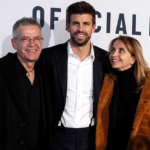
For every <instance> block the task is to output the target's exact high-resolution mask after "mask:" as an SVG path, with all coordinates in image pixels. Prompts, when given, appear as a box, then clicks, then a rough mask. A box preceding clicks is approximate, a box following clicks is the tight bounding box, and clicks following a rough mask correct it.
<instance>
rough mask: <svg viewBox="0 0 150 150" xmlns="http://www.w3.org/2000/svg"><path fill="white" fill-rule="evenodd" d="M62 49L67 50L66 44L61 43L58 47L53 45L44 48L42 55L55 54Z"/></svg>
mask: <svg viewBox="0 0 150 150" xmlns="http://www.w3.org/2000/svg"><path fill="white" fill-rule="evenodd" d="M63 49H66V50H67V42H65V43H61V44H58V45H54V46H52V47H48V48H44V49H43V50H42V53H53V52H57V51H60V50H63Z"/></svg>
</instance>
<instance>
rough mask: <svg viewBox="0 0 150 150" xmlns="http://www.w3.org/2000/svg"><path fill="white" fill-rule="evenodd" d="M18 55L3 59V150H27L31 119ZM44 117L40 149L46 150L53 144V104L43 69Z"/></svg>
mask: <svg viewBox="0 0 150 150" xmlns="http://www.w3.org/2000/svg"><path fill="white" fill-rule="evenodd" d="M14 55H15V54H11V53H9V54H7V56H5V57H3V58H1V59H0V150H25V144H24V139H25V132H26V129H27V126H28V125H29V124H28V122H29V116H28V114H27V111H26V108H25V103H24V102H25V92H24V85H23V83H22V80H21V78H20V77H21V76H22V72H21V70H20V67H19V64H18V63H17V62H16V60H15V59H14ZM39 68H40V72H41V73H40V74H41V76H40V89H41V90H40V92H41V94H40V95H41V115H40V119H39V122H40V125H39V126H40V132H39V139H38V140H39V142H38V143H39V145H38V148H39V149H42V150H43V149H46V146H48V145H47V141H46V140H48V142H49V143H50V135H51V131H50V128H49V127H50V126H51V108H50V106H51V104H50V94H49V92H50V90H49V91H48V92H46V90H45V88H47V89H49V84H47V76H46V73H45V71H44V70H43V69H42V67H40V66H39Z"/></svg>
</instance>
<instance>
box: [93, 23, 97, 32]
mask: <svg viewBox="0 0 150 150" xmlns="http://www.w3.org/2000/svg"><path fill="white" fill-rule="evenodd" d="M95 28H96V24H93V27H92V33H94V32H95Z"/></svg>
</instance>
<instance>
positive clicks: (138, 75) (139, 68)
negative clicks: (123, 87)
mask: <svg viewBox="0 0 150 150" xmlns="http://www.w3.org/2000/svg"><path fill="white" fill-rule="evenodd" d="M116 40H120V41H122V42H123V43H124V44H125V45H126V47H127V49H128V51H129V52H130V54H131V56H134V57H135V59H136V61H135V63H134V64H133V67H134V77H135V80H136V82H137V85H138V89H137V91H139V90H140V89H142V88H143V85H144V83H145V80H146V74H147V71H148V70H149V69H148V64H147V62H146V61H145V59H144V57H143V50H142V47H141V44H140V43H139V41H138V40H136V39H135V38H133V37H130V36H122V35H120V36H119V37H117V38H115V39H113V40H112V41H111V43H110V45H109V52H110V51H111V48H112V46H113V43H114V42H115V41H116Z"/></svg>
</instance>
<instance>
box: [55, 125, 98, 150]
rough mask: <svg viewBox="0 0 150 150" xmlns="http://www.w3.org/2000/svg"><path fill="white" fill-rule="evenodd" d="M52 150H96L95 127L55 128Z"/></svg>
mask: <svg viewBox="0 0 150 150" xmlns="http://www.w3.org/2000/svg"><path fill="white" fill-rule="evenodd" d="M52 150H95V126H93V127H87V128H64V127H55V129H54V130H53V136H52Z"/></svg>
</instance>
